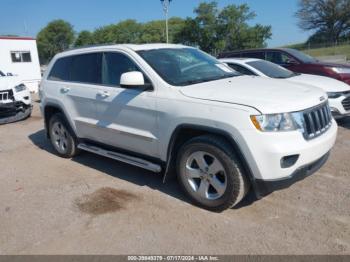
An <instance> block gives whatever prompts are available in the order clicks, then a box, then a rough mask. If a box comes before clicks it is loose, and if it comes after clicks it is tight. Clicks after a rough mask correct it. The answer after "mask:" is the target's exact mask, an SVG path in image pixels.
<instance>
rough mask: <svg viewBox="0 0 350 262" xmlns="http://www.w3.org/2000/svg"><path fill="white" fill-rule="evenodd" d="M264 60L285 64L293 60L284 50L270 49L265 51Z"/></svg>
mask: <svg viewBox="0 0 350 262" xmlns="http://www.w3.org/2000/svg"><path fill="white" fill-rule="evenodd" d="M266 60H267V61H270V62H272V63H275V64H278V65H285V64H287V63H288V61H291V60H295V59H293V57H291V56H289V55H287V54H286V53H284V52H278V51H271V52H267V54H266Z"/></svg>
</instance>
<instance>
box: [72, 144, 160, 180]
mask: <svg viewBox="0 0 350 262" xmlns="http://www.w3.org/2000/svg"><path fill="white" fill-rule="evenodd" d="M78 148H79V149H81V150H84V151H88V152H90V153H94V154H97V155H100V156H105V157H108V158H112V159H114V160H118V161H120V162H124V163H126V164H130V165H133V166H137V167H140V168H143V169H146V170H149V171H152V172H155V173H160V172H161V171H162V168H161V167H160V165H157V164H154V163H151V162H149V161H147V160H144V159H141V158H137V157H133V156H129V155H125V154H121V153H117V152H114V151H108V150H105V149H102V148H100V147H97V146H92V145H88V144H84V143H81V144H79V145H78Z"/></svg>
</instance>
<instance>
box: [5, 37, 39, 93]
mask: <svg viewBox="0 0 350 262" xmlns="http://www.w3.org/2000/svg"><path fill="white" fill-rule="evenodd" d="M0 71H2V72H3V73H5V74H13V75H16V76H18V77H19V78H20V79H21V81H22V82H23V83H24V84H25V85H26V86H27V87H28V89H29V90H30V91H31V92H35V93H36V92H38V88H39V83H40V81H41V72H40V62H39V56H38V49H37V45H36V39H34V38H30V37H7V36H0Z"/></svg>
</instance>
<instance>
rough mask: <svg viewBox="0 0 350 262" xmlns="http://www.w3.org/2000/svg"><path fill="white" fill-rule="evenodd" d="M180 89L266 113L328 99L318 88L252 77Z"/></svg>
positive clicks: (308, 106)
mask: <svg viewBox="0 0 350 262" xmlns="http://www.w3.org/2000/svg"><path fill="white" fill-rule="evenodd" d="M180 92H181V93H182V94H183V95H185V96H187V97H191V98H196V99H202V100H210V101H217V102H224V103H231V104H241V105H246V106H250V107H253V108H255V109H257V110H259V111H260V112H261V113H263V114H273V113H284V112H294V111H301V110H304V109H307V108H310V107H313V106H316V105H318V104H320V103H321V102H322V101H324V100H325V99H326V98H327V95H326V94H325V92H324V91H323V90H322V89H319V88H316V87H312V86H308V85H304V84H299V83H292V82H290V81H281V80H278V79H270V78H262V77H251V76H239V77H233V78H227V79H222V80H217V81H212V82H206V83H200V84H195V85H190V86H184V87H181V89H180ZM322 97H323V98H322Z"/></svg>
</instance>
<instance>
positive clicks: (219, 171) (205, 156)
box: [177, 135, 249, 211]
mask: <svg viewBox="0 0 350 262" xmlns="http://www.w3.org/2000/svg"><path fill="white" fill-rule="evenodd" d="M177 171H178V179H179V182H180V184H181V185H182V187H183V189H184V191H185V192H186V193H187V194H188V196H189V197H190V198H191V199H192V200H193V201H194V202H195V203H196V204H197V205H199V206H201V207H204V208H206V209H209V210H212V211H223V210H225V209H227V208H230V207H233V206H234V205H236V204H238V203H239V202H240V201H241V200H242V199H243V198H244V196H245V195H246V193H247V191H248V188H249V182H248V180H247V179H246V176H245V174H244V170H243V169H242V168H241V165H240V163H239V161H238V160H237V158H236V156H235V154H234V152H233V150H232V147H231V145H230V144H229V143H227V142H226V140H225V139H222V138H220V137H216V136H210V135H208V136H201V137H197V138H194V139H191V140H190V141H188V142H187V143H185V144H184V145H183V146H182V147H181V149H180V150H179V153H178V157H177Z"/></svg>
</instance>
